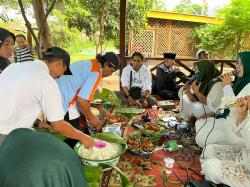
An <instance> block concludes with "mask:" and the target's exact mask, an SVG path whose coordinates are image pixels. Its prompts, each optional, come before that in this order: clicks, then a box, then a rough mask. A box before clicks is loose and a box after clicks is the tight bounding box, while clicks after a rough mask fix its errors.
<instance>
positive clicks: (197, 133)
mask: <svg viewBox="0 0 250 187" xmlns="http://www.w3.org/2000/svg"><path fill="white" fill-rule="evenodd" d="M202 107H203V110H204V113H205V116H206V119H205V123H204V124H203V125H202V126H201V128H199V130H198V131H197V133H196V136H197V134H198V133H199V132H200V130H201V129H202V128H203V127H204V126H205V125H206V123H207V113H206V110H205V107H204V105H203V104H202Z"/></svg>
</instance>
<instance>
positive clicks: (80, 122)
mask: <svg viewBox="0 0 250 187" xmlns="http://www.w3.org/2000/svg"><path fill="white" fill-rule="evenodd" d="M64 120H65V121H67V122H69V123H70V124H71V125H72V126H73V127H74V128H76V129H78V130H80V131H82V132H84V133H85V134H89V132H88V129H87V126H86V118H85V117H84V116H80V117H79V118H76V119H73V120H70V119H69V113H68V112H67V113H66V114H65V116H64ZM64 142H65V143H66V144H68V145H69V146H70V147H71V148H74V146H75V144H76V143H77V142H78V140H74V139H71V138H67V139H65V140H64Z"/></svg>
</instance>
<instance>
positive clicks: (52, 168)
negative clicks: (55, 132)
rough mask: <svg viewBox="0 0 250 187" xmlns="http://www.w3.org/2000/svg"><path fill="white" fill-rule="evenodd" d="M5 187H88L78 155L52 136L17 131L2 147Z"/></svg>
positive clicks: (0, 158) (1, 181) (0, 161)
mask: <svg viewBox="0 0 250 187" xmlns="http://www.w3.org/2000/svg"><path fill="white" fill-rule="evenodd" d="M0 168H1V174H0V184H1V187H17V186H18V187H28V186H30V187H31V186H35V187H69V186H70V187H83V186H86V187H87V186H88V185H87V183H86V180H85V176H84V174H83V172H82V171H83V170H82V164H81V161H80V159H79V157H78V156H77V155H76V153H75V152H74V151H73V150H72V149H71V148H70V147H69V146H67V145H66V144H65V143H63V142H62V141H60V140H59V139H57V138H55V137H53V136H51V135H49V134H48V133H43V132H37V131H34V130H31V129H26V128H25V129H24V128H21V129H16V130H13V131H12V132H11V133H10V134H9V135H8V136H7V137H6V138H5V140H4V142H3V144H2V145H1V146H0Z"/></svg>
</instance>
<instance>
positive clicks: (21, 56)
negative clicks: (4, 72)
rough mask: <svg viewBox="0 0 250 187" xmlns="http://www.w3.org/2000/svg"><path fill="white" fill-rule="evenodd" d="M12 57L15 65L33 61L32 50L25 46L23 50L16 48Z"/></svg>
mask: <svg viewBox="0 0 250 187" xmlns="http://www.w3.org/2000/svg"><path fill="white" fill-rule="evenodd" d="M14 55H15V63H21V62H27V61H33V60H34V51H33V49H30V48H29V47H28V46H26V47H25V48H23V49H21V48H19V47H16V48H15V50H14Z"/></svg>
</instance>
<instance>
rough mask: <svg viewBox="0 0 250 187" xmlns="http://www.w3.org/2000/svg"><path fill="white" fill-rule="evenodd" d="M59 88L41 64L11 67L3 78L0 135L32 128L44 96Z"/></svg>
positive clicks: (0, 85) (0, 83)
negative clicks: (19, 128)
mask: <svg viewBox="0 0 250 187" xmlns="http://www.w3.org/2000/svg"><path fill="white" fill-rule="evenodd" d="M54 88H57V85H56V83H55V81H54V80H53V78H52V77H51V76H50V75H49V70H48V67H47V65H46V64H45V63H44V62H42V61H35V62H27V63H22V64H19V63H18V64H12V65H10V66H9V67H8V68H6V69H5V70H4V71H3V72H2V74H1V75H0V90H1V92H0V103H1V107H0V134H8V133H9V132H10V131H11V130H13V129H15V128H17V127H27V128H29V127H31V126H32V124H33V122H34V120H35V119H36V117H37V115H38V114H39V112H41V111H42V107H43V105H46V103H45V104H44V103H41V101H42V99H43V97H44V94H45V93H46V92H47V90H49V89H54Z"/></svg>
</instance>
